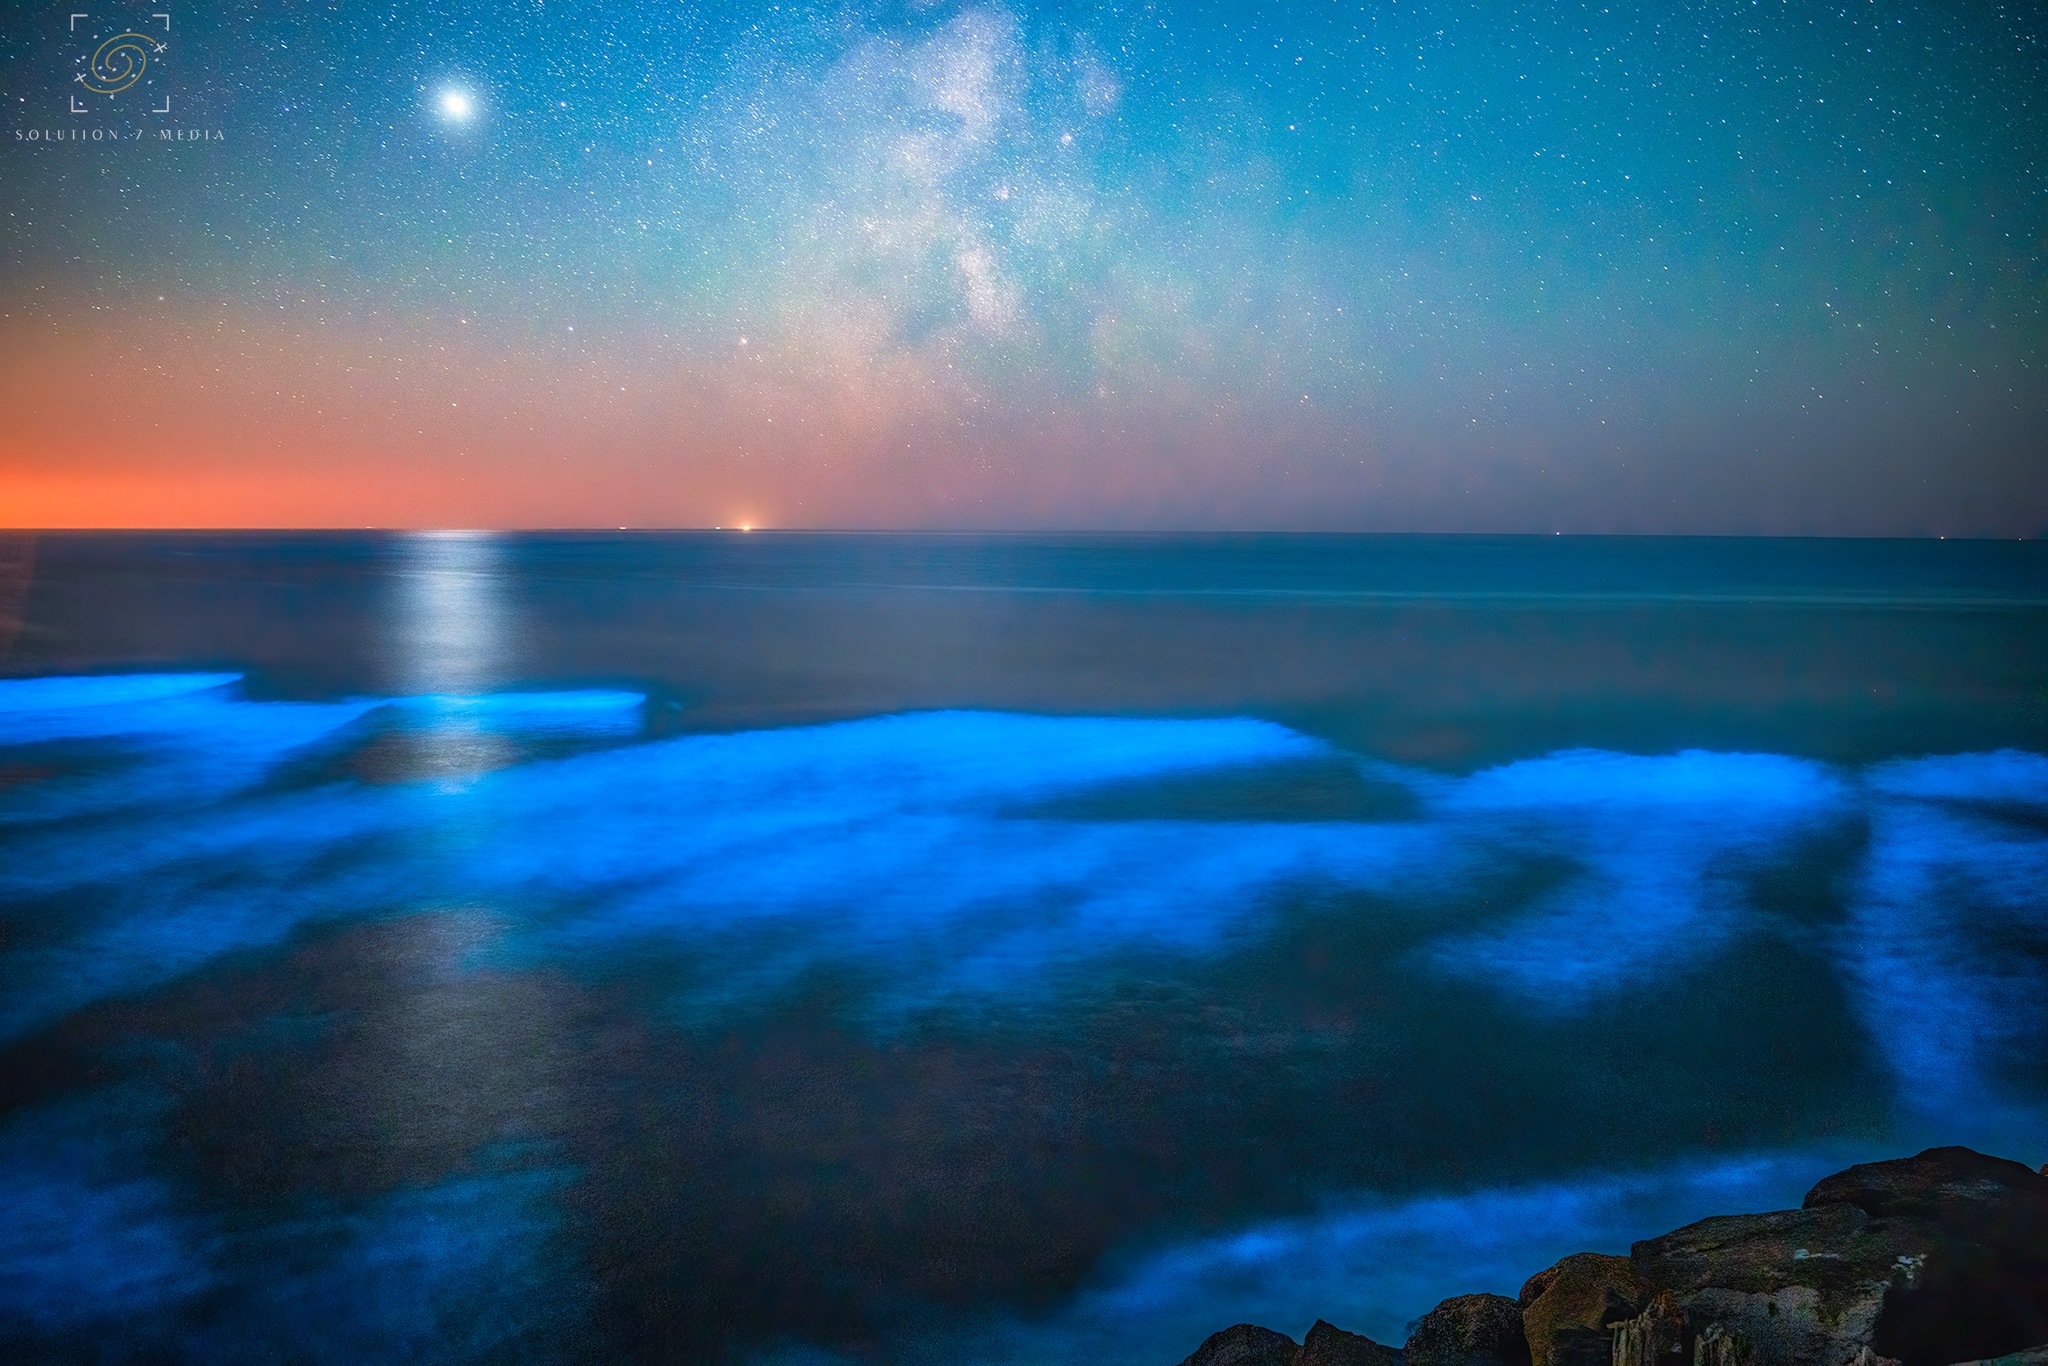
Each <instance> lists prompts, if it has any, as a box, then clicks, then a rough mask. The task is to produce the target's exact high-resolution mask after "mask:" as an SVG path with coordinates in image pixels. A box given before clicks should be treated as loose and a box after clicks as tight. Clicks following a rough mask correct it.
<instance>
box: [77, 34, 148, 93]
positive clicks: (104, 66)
mask: <svg viewBox="0 0 2048 1366" xmlns="http://www.w3.org/2000/svg"><path fill="white" fill-rule="evenodd" d="M163 50H164V45H163V43H161V42H159V41H158V40H157V39H155V38H151V37H150V36H148V35H147V34H143V33H117V34H115V35H114V36H113V37H111V38H109V39H107V41H105V42H104V43H101V44H100V45H99V50H98V51H96V52H94V53H93V54H92V64H91V66H90V67H88V68H87V69H86V70H84V71H81V72H79V73H78V83H79V84H80V85H82V86H84V87H85V88H86V89H87V90H90V91H92V92H93V93H94V94H95V95H115V94H119V93H120V92H121V91H123V90H126V89H127V88H128V87H129V86H131V85H133V84H135V83H136V82H137V81H139V80H141V79H142V73H143V72H145V71H147V70H148V69H149V58H150V54H152V53H159V52H162V51H163Z"/></svg>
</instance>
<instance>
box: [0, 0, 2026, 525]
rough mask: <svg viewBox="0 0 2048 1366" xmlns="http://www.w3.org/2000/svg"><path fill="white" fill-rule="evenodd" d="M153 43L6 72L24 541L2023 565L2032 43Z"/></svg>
mask: <svg viewBox="0 0 2048 1366" xmlns="http://www.w3.org/2000/svg"><path fill="white" fill-rule="evenodd" d="M138 13H140V11H138ZM175 23H176V25H177V28H176V32H175V34H174V36H173V42H172V44H171V45H170V50H169V51H168V52H167V53H165V54H163V55H162V56H161V57H160V59H159V61H160V70H159V73H158V75H157V76H156V77H153V79H155V80H159V81H163V82H168V84H167V85H165V86H163V87H162V88H163V89H167V90H170V91H172V92H173V96H172V97H173V98H174V99H175V100H176V101H177V103H176V104H175V105H174V106H173V107H174V109H175V110H176V111H177V112H176V113H175V115H173V116H168V117H158V116H155V115H153V114H149V113H145V112H143V106H142V105H141V104H139V103H138V102H135V101H130V103H129V104H127V105H116V104H115V103H113V101H114V100H116V99H118V98H119V97H118V96H110V97H98V96H95V97H93V98H96V99H101V98H103V99H104V100H105V107H104V108H102V107H101V106H100V105H97V104H95V105H93V106H91V107H90V110H89V112H88V113H86V114H73V113H71V112H69V109H70V104H69V102H71V101H73V100H75V99H76V98H77V95H76V89H75V87H73V86H72V85H70V84H68V82H69V77H70V74H71V64H72V63H74V61H75V56H74V54H73V52H72V48H71V46H70V45H69V40H68V38H67V35H66V34H65V32H64V31H63V24H62V22H61V17H60V16H54V15H52V16H42V17H40V18H36V17H30V18H26V19H23V20H21V21H19V22H17V23H15V24H13V25H11V26H10V28H9V29H8V31H7V32H6V33H5V34H4V35H0V96H4V102H5V105H6V108H7V111H8V119H9V120H10V121H11V123H12V125H13V126H12V127H9V128H7V129H5V130H4V137H0V142H4V145H5V151H4V153H0V156H4V157H5V158H6V162H5V166H4V174H5V176H6V178H7V181H8V184H9V187H10V195H9V200H10V203H9V206H8V212H7V214H6V215H5V217H4V218H0V261H4V262H5V265H4V277H0V313H4V315H5V316H4V317H0V348H4V355H5V356H6V364H5V366H4V369H0V402H4V403H5V406H6V410H7V412H8V413H9V422H8V424H7V430H6V431H5V432H4V433H0V481H4V482H5V487H6V489H7V492H8V497H7V498H6V499H5V506H4V509H0V516H4V517H5V518H6V519H7V520H9V521H12V522H16V523H20V524H38V523H68V524H80V523H84V524H101V523H111V524H119V523H134V522H146V523H164V522H169V523H180V522H200V523H250V522H254V523H285V524H304V523H325V524H352V525H362V524H365V523H376V524H392V523H399V524H414V525H446V524H458V525H460V524H506V525H545V524H559V523H576V524H584V525H596V526H614V525H620V524H632V525H647V524H680V525H713V524H721V523H725V524H731V523H738V522H743V521H745V522H755V523H767V524H771V525H778V526H792V525H970V526H972V525H1032V524H1043V525H1067V526H1095V525H1108V526H1122V525H1186V526H1219V525H1238V526H1243V525H1252V526H1305V527H1314V526H1320V527H1361V528H1445V529H1482V528H1483V529H1504V530H1525V531H1529V530H1534V531H1548V530H1554V529H1563V530H1612V529H1624V530H1643V531H1656V530H1708V529H1711V530H1729V531H1808V532H1834V531H1855V532H1907V533H1929V532H1935V531H1941V532H1949V533H1960V532H1969V533H1980V534H1987V533H1988V534H2001V535H2022V534H2025V535H2031V534H2035V533H2038V532H2040V531H2041V530H2043V528H2044V527H2048V479H2044V475H2043V473H2042V464H2041V462H2040V460H2039V459H2038V458H2037V453H2038V450H2039V448H2040V442H2041V436H2042V433H2043V431H2044V430H2048V427H2044V418H2048V387H2044V384H2043V378H2042V377H2043V370H2044V362H2048V357H2044V353H2043V349H2044V342H2048V328H2044V312H2043V305H2044V303H2048V264H2044V259H2043V253H2044V249H2048V236H2044V234H2048V205H2044V201H2043V190H2044V185H2048V182H2044V177H2043V166H2042V163H2041V158H2040V151H2039V149H2041V148H2042V147H2048V117H2044V110H2043V102H2042V97H2041V92H2042V91H2043V90H2044V89H2048V53H2044V49H2043V46H2042V44H2041V42H2040V34H2041V27H2042V25H2041V20H2040V18H2039V16H2038V14H2037V13H2036V12H2035V11H2032V10H2030V9H2028V8H2025V7H2004V6H1999V5H1993V4H1984V5H1972V6H1963V7H1957V6H1936V5H1927V4H1910V3H1897V2H1896V0H1880V2H1879V3H1857V4H1853V5H1843V6H1835V5H1799V4H1786V3H1781V2H1780V0H1772V2H1771V3H1764V4H1758V3H1748V2H1747V0H1745V2H1744V3H1740V4H1729V3H1716V4H1691V5H1684V6H1677V7H1669V8H1657V9H1651V10H1645V9H1639V8H1634V7H1617V8H1615V9H1613V10H1611V11H1610V10H1607V9H1602V8H1600V7H1597V6H1590V5H1580V4H1569V3H1559V2H1557V0H1546V2H1541V3H1535V4H1530V5H1525V6H1521V7H1518V8H1515V9H1511V10H1504V9H1501V8H1500V7H1496V6H1476V5H1468V4H1458V3H1450V2H1449V0H1420V2H1419V3H1405V4H1400V3H1371V4H1362V5H1361V4H1342V5H1314V6H1309V5H1295V6H1280V7H1261V8H1259V9H1258V10H1256V12H1254V11H1251V10H1248V9H1247V8H1246V7H1243V6H1237V5H1220V4H1219V5H1208V6H1204V5H1196V4H1164V5H1144V6H1128V7H1122V6H1111V5H1097V6H1090V5H1038V6H1028V5H1022V4H1011V5H1004V4H979V5H976V4H970V5H959V4H951V3H931V4H908V5H902V4H897V5H875V4H845V5H837V6H826V5H820V6H807V5H795V6H791V5H711V6H690V5H666V4H653V3H628V4H620V5H608V6H604V7H601V8H600V7H595V6H584V5H576V4H561V3H553V4H542V3H539V2H538V0H525V2H524V3H521V4H516V5H489V6H486V5H463V4H456V5H437V6H433V7H427V6H414V5H407V4H395V5H389V6H381V7H359V6H350V7H347V8H346V9H344V10H340V11H331V10H313V11H293V12H290V13H280V12H277V11H276V10H274V9H270V8H264V9H259V8H257V7H255V6H253V5H240V6H233V5H231V6H223V7H216V8H214V9H212V10H210V11H207V12H197V11H195V12H192V13H184V12H182V11H181V12H179V13H177V14H176V16H175ZM152 98H157V96H152ZM166 125H173V126H175V127H177V128H179V129H181V130H183V131H187V132H196V133H200V134H205V135H207V136H205V137H203V138H202V139H201V140H200V141H198V142H196V143H195V142H193V141H189V140H172V141H165V140H162V139H161V138H159V136H158V134H159V133H160V131H162V130H163V128H164V127H165V126H166ZM88 126H89V127H100V126H104V127H106V128H108V129H110V130H113V129H117V128H118V129H124V130H128V131H138V130H139V131H141V132H143V133H144V134H145V135H146V136H145V137H144V138H143V139H142V140H139V141H138V140H134V139H129V140H126V141H123V140H120V139H110V140H107V141H102V142H91V141H84V142H81V141H78V140H75V139H74V138H73V137H72V136H71V134H72V133H73V132H75V131H76V130H77V129H79V128H82V127H88ZM216 132H217V133H218V134H219V135H220V136H219V137H218V138H215V137H212V136H211V134H213V133H216ZM30 133H38V134H39V136H38V137H34V138H31V137H30V136H28V135H29V134H30ZM52 133H56V134H61V135H63V138H64V140H61V141H51V140H49V139H50V134H52ZM17 135H19V136H17Z"/></svg>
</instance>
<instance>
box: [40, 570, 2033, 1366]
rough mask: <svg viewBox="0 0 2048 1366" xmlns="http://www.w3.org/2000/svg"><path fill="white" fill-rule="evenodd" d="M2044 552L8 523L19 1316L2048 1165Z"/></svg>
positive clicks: (791, 1327) (1365, 1268)
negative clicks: (1997, 1158)
mask: <svg viewBox="0 0 2048 1366" xmlns="http://www.w3.org/2000/svg"><path fill="white" fill-rule="evenodd" d="M2044 549H2048V547H2043V546H2042V545H2039V544H2031V543H2030V544H2024V545H2022V544H1985V543H1962V542H1936V543H1931V544H1930V543H1910V544H1909V543H1883V542H1836V543H1815V542H1740V541H1731V542H1716V541H1655V540H1651V541H1578V540H1564V539H1531V540H1484V539H1457V540H1436V539H1428V538H1360V539H1348V538H1304V539H1263V540H1262V539H1246V540H1164V539H1156V540H1142V539H1068V540H1034V539H1029V538H983V539H977V538H914V537H822V536H804V537H798V536H754V537H740V536H723V537H719V536H681V537H641V536H632V537H627V536H621V537H602V538H597V537H586V538H570V537H548V538H487V537H420V538H375V539H373V538H367V537H366V538H339V537H334V538H315V537H300V538H289V539H286V538H253V537H212V538H208V537H157V538H144V537H105V538H94V537H57V538H41V539H38V540H35V541H20V540H17V541H14V542H6V543H0V651H4V653H0V675H5V677H4V678H0V1209H4V1210H6V1211H7V1212H8V1214H7V1217H5V1218H0V1356H7V1355H10V1354H11V1355H13V1356H26V1357H29V1358H31V1359H37V1358H43V1357H50V1358H58V1359H61V1358H64V1357H66V1356H78V1357H90V1358H113V1359H121V1358H123V1357H124V1356H130V1355H132V1356H135V1357H147V1358H149V1359H163V1358H166V1357H170V1358H185V1359H191V1360H204V1361H236V1360H247V1359H272V1358H276V1357H289V1358H290V1359H294V1360H308V1361H330V1360H331V1361H363V1360H401V1359H402V1360H427V1361H461V1360H501V1359H521V1358H524V1359H533V1360H605V1361H610V1360H621V1359H636V1358H639V1359H653V1360H682V1361H699V1360H702V1361H711V1360H721V1359H724V1360H733V1361H761V1362H770V1361H773V1362H805V1363H824V1362H832V1361H842V1360H858V1361H887V1362H906V1363H912V1362H939V1361H946V1362H983V1361H985V1362H1005V1363H1025V1362H1049V1363H1052V1362H1057V1363H1065V1362H1072V1363H1083V1362H1087V1363H1104V1362H1131V1363H1139V1364H1143V1363H1158V1366H1169V1364H1170V1363H1171V1362H1174V1361H1177V1360H1179V1359H1180V1357H1182V1356H1184V1355H1185V1354H1186V1353H1187V1352H1188V1351H1189V1350H1190V1349H1192V1347H1193V1346H1194V1345H1195V1344H1196V1343H1197V1342H1199V1340H1200V1339H1201V1338H1202V1336H1204V1335H1205V1334H1206V1333H1207V1332H1209V1331H1210V1330H1212V1329H1214V1328H1217V1327H1221V1326H1223V1325H1225V1324H1229V1323H1232V1322H1236V1321H1239V1320H1242V1319H1253V1320H1256V1321H1260V1322H1264V1323H1267V1324H1270V1325H1271V1326H1274V1327H1277V1328H1281V1329H1283V1330H1286V1331H1289V1332H1291V1333H1294V1334H1296V1335H1299V1334H1300V1333H1301V1332H1302V1331H1303V1330H1304V1329H1305V1328H1306V1327H1307V1325H1308V1323H1309V1322H1310V1321H1311V1320H1312V1319H1314V1318H1315V1317H1317V1316H1319V1315H1320V1316H1322V1317H1327V1318H1329V1319H1331V1320H1333V1321H1335V1322H1337V1323H1339V1324H1341V1325H1343V1326H1345V1327H1348V1328H1352V1329H1355V1330H1359V1331H1365V1332H1369V1333H1371V1334H1373V1335H1374V1336H1377V1337H1380V1338H1382V1339H1386V1340H1393V1341H1397V1342H1398V1341H1399V1340H1400V1339H1401V1338H1402V1336H1403V1325H1404V1324H1405V1323H1406V1322H1407V1321H1408V1320H1410V1319H1412V1318H1413V1317H1415V1316H1416V1315H1418V1314H1420V1313H1421V1312H1422V1311H1423V1310H1425V1309H1427V1308H1428V1307H1429V1306H1430V1305H1431V1304H1432V1303H1434V1302H1435V1300H1436V1299H1438V1298H1440V1297H1441V1296H1443V1295H1446V1294H1451V1293H1458V1292H1463V1291H1468V1290H1480V1289H1485V1290H1497V1291H1503V1292H1505V1293H1510V1294H1512V1293H1513V1292H1514V1290H1515V1289H1516V1287H1517V1286H1518V1285H1519V1283H1520V1281H1521V1279H1522V1277H1523V1276H1525V1275H1526V1274H1528V1273H1529V1272H1532V1271H1534V1270H1537V1269H1538V1268H1540V1267H1542V1266H1544V1265H1546V1264H1547V1263H1548V1262H1550V1261H1552V1260H1554V1259H1555V1258H1556V1257H1557V1256H1559V1255H1562V1254H1564V1253H1567V1252H1573V1251H1580V1250H1585V1249H1588V1248H1596V1249H1606V1250H1620V1249H1623V1248H1625V1247H1626V1244H1627V1243H1628V1242H1629V1241H1630V1240H1631V1239H1633V1238H1636V1237H1641V1236H1647V1235H1649V1234H1652V1233H1657V1232H1662V1231H1664V1230H1665V1229H1667V1228H1670V1227H1673V1226H1675V1225H1677V1224H1680V1223H1683V1222H1687V1221H1689V1220H1691V1219H1694V1218H1697V1217H1700V1216H1702V1215H1705V1214H1708V1213H1715V1212H1726V1211H1731V1210H1738V1209H1750V1208H1769V1207H1775V1206H1782V1205H1785V1204H1791V1203H1796V1202H1797V1200H1798V1198H1799V1195H1800V1194H1801V1192H1802V1191H1803V1190H1804V1188H1805V1186H1806V1185H1807V1184H1808V1183H1810V1182H1811V1180H1812V1179H1813V1178H1815V1177H1816V1176H1818V1175H1820V1174H1822V1173H1823V1172H1825V1171H1828V1170H1832V1169H1834V1168H1836V1167H1838V1166H1840V1165H1843V1164H1844V1163H1846V1162H1848V1161H1853V1160H1858V1159H1861V1158H1864V1157H1868V1156H1874V1155H1892V1154H1895V1153H1898V1152H1901V1151H1907V1150H1912V1149H1916V1148H1918V1147H1921V1146H1926V1145H1927V1144H1931V1143H1936V1142H1964V1143H1971V1144H1973V1145H1976V1146H1980V1147H1983V1148H1986V1149H1987V1150H1990V1151H1994V1152H1999V1153H2002V1154H2004V1155H2007V1156H2012V1157H2016V1158H2020V1159H2022V1160H2025V1161H2027V1162H2029V1163H2030V1164H2038V1163H2040V1162H2041V1161H2042V1160H2043V1159H2044V1158H2048V1122H2044V1121H2048V1067H2044V1065H2043V1063H2042V1062H2041V1059H2042V1057H2043V1056H2048V758H2043V757H2042V756H2043V755H2044V754H2048V555H2044V553H2043V552H2044Z"/></svg>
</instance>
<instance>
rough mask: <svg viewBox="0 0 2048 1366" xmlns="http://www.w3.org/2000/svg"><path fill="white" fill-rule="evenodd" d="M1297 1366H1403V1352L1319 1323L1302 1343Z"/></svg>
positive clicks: (1296, 1362)
mask: <svg viewBox="0 0 2048 1366" xmlns="http://www.w3.org/2000/svg"><path fill="white" fill-rule="evenodd" d="M1294 1366H1403V1358H1402V1354H1401V1352H1400V1349H1398V1348H1394V1347H1384V1346H1381V1345H1380V1344H1379V1343H1377V1342H1374V1341H1373V1340H1372V1339H1371V1338H1369V1337H1366V1336H1364V1335H1363V1334H1361V1333H1347V1332H1345V1331H1344V1330H1343V1329H1342V1328H1334V1327H1332V1326H1331V1325H1329V1324H1327V1323H1325V1322H1323V1321H1322V1320H1321V1319H1317V1320H1316V1326H1315V1327H1313V1328H1311V1329H1309V1330H1308V1336H1307V1337H1305V1338H1303V1339H1302V1340H1301V1355H1299V1356H1297V1357H1296V1358H1295V1359H1294Z"/></svg>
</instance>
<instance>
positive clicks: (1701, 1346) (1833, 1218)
mask: <svg viewBox="0 0 2048 1366" xmlns="http://www.w3.org/2000/svg"><path fill="white" fill-rule="evenodd" d="M1994 1362H1995V1363H1996V1366H2048V1167H2044V1168H2043V1169H2042V1170H2041V1171H2039V1172H2037V1171H2034V1170H2032V1169H2030V1168H2028V1167H2026V1166H2025V1165H2023V1164H2021V1163H2018V1162H2011V1161H2007V1160H2006V1159H2004V1158H1998V1157H1987V1156H1985V1155H1984V1154H1983V1153H1979V1152H1974V1151H1972V1150H1971V1149H1969V1148H1930V1149H1928V1150H1927V1151H1926V1152H1923V1153H1921V1154H1920V1155H1919V1156H1917V1157H1906V1158H1899V1159H1897V1160H1895V1161H1890V1162H1870V1163H1865V1164H1863V1165H1860V1166H1855V1167H1851V1168H1849V1169H1848V1170H1847V1171H1844V1172H1838V1173H1836V1174H1835V1175H1833V1176H1830V1177H1828V1178H1827V1179H1825V1180H1823V1181H1822V1182H1821V1183H1820V1184H1819V1185H1816V1186H1815V1187H1814V1188H1813V1189H1812V1190H1811V1191H1809V1192H1807V1196H1806V1199H1805V1201H1804V1202H1803V1203H1802V1204H1801V1206H1800V1207H1799V1208H1798V1209H1795V1210H1778V1211H1775V1212H1772V1213H1769V1214H1735V1215H1723V1216H1720V1217H1717V1218H1712V1219H1702V1220H1701V1221H1700V1222H1698V1223H1696V1224H1689V1225H1687V1226H1686V1227H1684V1228H1681V1229H1678V1230H1676V1231H1675V1232H1672V1233H1667V1234H1665V1235H1664V1236H1662V1237H1661V1238H1649V1239H1645V1240H1644V1241H1642V1242H1639V1243H1637V1244H1635V1245H1634V1246H1633V1247H1632V1248H1631V1249H1630V1250H1629V1255H1628V1256H1626V1257H1615V1256H1606V1255H1603V1254H1600V1253H1595V1252H1582V1253H1578V1254H1575V1255H1573V1256H1570V1257H1566V1258H1565V1259H1564V1260H1563V1261H1561V1262H1559V1263H1558V1264H1557V1265H1555V1266H1553V1267H1550V1268H1548V1269H1546V1270H1543V1271H1539V1272H1537V1273H1536V1274H1535V1275H1534V1276H1531V1277H1530V1278H1529V1280H1528V1282H1527V1284H1525V1285H1523V1287H1522V1293H1521V1294H1520V1295H1519V1296H1518V1297H1516V1298H1514V1299H1509V1298H1508V1297H1506V1296H1505V1295H1460V1296H1458V1297H1456V1298H1454V1299H1448V1300H1445V1301H1444V1302H1443V1303H1441V1304H1439V1305H1438V1306H1437V1307H1436V1308H1434V1309H1432V1310H1430V1311H1429V1313H1427V1314H1425V1315H1424V1316H1423V1317H1422V1318H1421V1319H1420V1320H1418V1321H1417V1322H1416V1324H1415V1326H1414V1329H1413V1331H1412V1332H1411V1333H1410V1335H1409V1338H1408V1341H1407V1343H1406V1345H1405V1346H1403V1347H1399V1348H1395V1347H1388V1346H1384V1345H1382V1344H1380V1343H1377V1342H1374V1341H1372V1340H1371V1339H1370V1338H1367V1337H1363V1336H1361V1335H1359V1334H1356V1333H1347V1332H1345V1331H1343V1330H1342V1329H1340V1328H1336V1327H1334V1326H1332V1325H1331V1324H1328V1323H1324V1322H1321V1321H1318V1322H1317V1323H1316V1325H1315V1327H1314V1328H1312V1329H1310V1330H1309V1333H1308V1336H1307V1338H1306V1339H1305V1340H1304V1341H1302V1342H1300V1343H1296V1342H1295V1341H1294V1340H1293V1339H1292V1338H1289V1337H1287V1336H1286V1335H1284V1334H1282V1333H1276V1332H1274V1331H1272V1330H1271V1329H1267V1328H1260V1327H1258V1326H1256V1325H1253V1324H1249V1323H1241V1324H1238V1325H1237V1326H1236V1327H1234V1328H1227V1329H1225V1330H1224V1331H1222V1332H1220V1333H1217V1334H1215V1335H1214V1336H1212V1337H1211V1338H1209V1340H1208V1341H1206V1342H1204V1343H1203V1344H1202V1345H1201V1347H1200V1348H1198V1349H1197V1350H1196V1351H1195V1353H1194V1355H1192V1356H1190V1357H1188V1358H1187V1360H1186V1361H1184V1362H1182V1363H1181V1366H1957V1364H1959V1363H1971V1364H1972V1366H1976V1364H1978V1363H1994Z"/></svg>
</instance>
